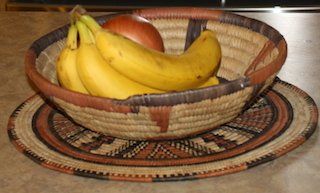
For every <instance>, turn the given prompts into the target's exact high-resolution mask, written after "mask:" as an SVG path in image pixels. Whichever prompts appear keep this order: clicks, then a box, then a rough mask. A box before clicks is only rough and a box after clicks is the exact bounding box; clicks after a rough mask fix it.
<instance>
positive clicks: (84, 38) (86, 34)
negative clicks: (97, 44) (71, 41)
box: [76, 21, 94, 44]
mask: <svg viewBox="0 0 320 193" xmlns="http://www.w3.org/2000/svg"><path fill="white" fill-rule="evenodd" d="M76 26H77V28H78V31H79V35H80V43H87V44H92V43H94V41H93V38H92V37H93V36H92V35H91V34H90V33H91V32H90V30H89V29H88V27H87V26H86V25H85V24H84V23H83V22H81V21H77V22H76Z"/></svg>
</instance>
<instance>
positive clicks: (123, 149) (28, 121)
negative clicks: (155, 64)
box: [8, 80, 318, 182]
mask: <svg viewBox="0 0 320 193" xmlns="http://www.w3.org/2000/svg"><path fill="white" fill-rule="evenodd" d="M317 121H318V110H317V107H316V105H315V103H314V101H313V100H312V99H311V98H310V97H309V96H308V95H307V94H306V93H305V92H303V91H302V90H300V89H298V88H297V87H295V86H293V85H290V84H288V83H285V82H282V81H280V80H277V81H276V82H275V84H274V85H273V87H272V89H269V90H268V92H266V93H265V95H264V97H262V98H260V99H259V100H258V101H257V102H256V103H255V104H254V105H253V106H251V107H250V108H249V109H247V110H246V111H245V112H243V113H242V114H241V115H240V116H239V117H237V118H236V119H235V120H234V121H232V122H230V123H228V124H225V125H223V126H221V127H218V128H216V129H213V130H212V131H210V132H207V133H204V134H201V135H198V136H194V137H192V138H186V139H180V140H167V141H135V140H124V139H119V138H114V137H111V136H104V135H101V134H98V133H95V132H93V131H90V130H87V129H85V128H82V127H80V126H78V125H76V124H74V123H73V122H71V121H70V120H69V119H68V118H66V117H65V116H64V115H62V114H61V113H60V112H58V111H57V110H56V109H54V108H53V107H52V106H51V105H50V104H48V103H46V102H45V101H43V99H42V98H41V97H40V96H39V95H35V96H33V97H31V98H29V99H28V100H27V101H25V102H24V103H23V104H21V105H20V106H19V107H18V108H17V109H16V110H15V112H14V113H13V114H12V116H11V118H10V120H9V123H8V134H9V138H10V140H11V142H12V143H13V145H14V146H15V147H16V148H17V149H18V150H19V151H20V152H22V153H23V154H24V155H26V156H27V157H29V158H30V159H31V160H33V161H35V162H36V163H38V164H41V165H42V166H43V167H46V168H50V169H53V170H57V171H60V172H65V173H68V174H74V175H80V176H86V177H94V178H101V179H110V180H129V181H143V182H152V181H153V182H154V181H175V180H190V179H199V178H206V177H211V176H219V175H224V174H229V173H234V172H239V171H242V170H246V169H248V168H251V167H254V166H256V165H259V164H261V163H265V162H267V161H271V160H273V159H275V158H277V157H279V156H281V155H283V154H285V153H287V152H289V151H291V150H293V149H294V148H296V147H298V146H299V145H301V144H302V143H303V142H305V141H306V140H307V139H308V138H309V137H310V136H311V135H312V133H313V132H314V130H315V128H316V126H317Z"/></svg>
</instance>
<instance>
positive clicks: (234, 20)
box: [25, 8, 287, 110]
mask: <svg viewBox="0 0 320 193" xmlns="http://www.w3.org/2000/svg"><path fill="white" fill-rule="evenodd" d="M123 13H132V14H138V15H140V16H143V17H146V18H147V19H150V18H159V17H160V18H164V19H170V18H188V19H190V18H192V19H208V20H215V21H219V22H223V23H229V24H233V25H237V26H240V27H245V28H248V29H251V30H253V31H255V32H258V33H260V34H262V35H264V36H266V37H267V38H268V39H270V42H271V44H272V48H274V47H278V49H279V56H278V57H277V58H276V59H275V60H274V61H273V62H272V63H270V64H269V65H267V66H266V67H264V68H262V69H259V70H257V71H252V72H249V73H247V74H246V76H244V77H241V78H238V79H236V80H234V81H230V82H228V83H224V84H220V85H216V86H212V87H207V88H199V89H193V90H187V91H179V92H172V93H164V94H147V95H135V96H131V97H129V98H128V99H125V100H118V99H111V98H104V97H97V96H89V95H86V94H82V93H77V92H73V91H70V90H67V89H64V88H62V87H60V86H58V85H56V84H54V83H51V82H50V81H49V80H47V79H45V78H44V77H43V76H42V75H41V74H40V73H39V72H38V71H37V69H36V59H37V57H38V56H39V54H40V53H41V52H42V51H43V50H44V49H45V48H47V47H48V46H49V45H51V44H52V43H54V42H56V41H59V40H61V39H63V38H64V37H65V36H66V34H67V29H68V27H69V24H66V25H64V26H62V27H60V28H58V29H56V30H54V31H52V32H49V33H48V34H46V35H44V36H42V37H40V38H39V39H37V40H35V41H34V42H33V43H32V45H31V46H30V47H29V49H28V50H27V52H26V55H25V68H26V69H25V70H26V73H27V76H28V78H29V79H30V80H31V83H33V84H35V86H36V87H37V88H38V89H39V90H40V91H41V92H42V93H43V94H44V95H45V96H46V97H48V98H50V99H54V98H59V99H62V100H64V101H66V102H69V103H72V104H74V105H78V106H83V107H92V108H96V109H101V110H105V109H114V108H116V107H117V108H116V109H119V108H122V107H125V106H172V105H176V104H182V103H193V102H198V101H201V100H205V99H214V98H218V97H221V96H223V95H227V94H231V93H234V92H237V91H240V90H242V89H244V88H246V87H249V86H252V87H255V88H256V87H259V88H260V87H261V85H263V84H264V82H265V80H266V79H267V78H268V77H269V76H270V75H272V74H274V73H276V72H278V71H279V70H280V68H281V67H282V65H283V63H284V61H285V59H286V55H287V44H286V41H285V39H284V37H283V36H282V35H281V34H280V33H279V32H278V31H277V30H276V29H274V28H273V27H271V26H269V25H267V24H265V23H263V22H261V21H258V20H255V19H252V18H248V17H245V16H240V15H237V14H234V13H228V12H224V11H221V10H211V9H207V8H147V9H139V10H133V11H129V12H128V11H127V12H120V13H113V14H107V15H102V16H98V17H96V19H97V20H98V22H101V21H104V20H106V19H107V18H109V17H112V16H114V15H116V14H123ZM265 51H268V50H265ZM253 68H254V67H253ZM227 86H228V87H232V90H231V91H223V92H221V90H223V87H227ZM190 96H192V97H190ZM119 106H120V107H119Z"/></svg>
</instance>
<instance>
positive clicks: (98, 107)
mask: <svg viewBox="0 0 320 193" xmlns="http://www.w3.org/2000/svg"><path fill="white" fill-rule="evenodd" d="M130 13H132V14H137V15H140V16H143V17H145V18H146V19H148V20H149V21H150V22H152V24H153V25H154V26H155V27H156V28H157V29H158V30H159V32H160V34H161V36H162V38H163V41H164V46H165V51H166V52H167V53H174V54H179V53H182V52H183V51H184V50H185V48H187V47H188V46H189V45H190V44H191V42H192V41H193V40H194V39H195V38H196V37H197V36H198V35H199V34H200V32H201V31H202V30H204V29H210V30H213V31H215V32H216V34H217V38H218V40H219V43H220V45H221V49H222V59H221V64H220V68H219V71H218V76H219V77H221V78H222V79H224V80H226V81H225V82H224V83H221V84H219V85H217V86H212V87H208V88H201V89H193V90H187V91H181V92H171V93H165V94H149V95H139V96H132V97H130V98H128V99H126V100H115V99H110V98H102V97H94V96H89V95H85V94H80V93H76V92H72V91H70V90H67V89H64V88H62V87H60V86H59V84H58V81H57V78H56V72H55V64H56V59H57V57H58V54H59V52H60V51H61V49H62V48H63V45H64V39H65V37H66V33H67V30H68V25H65V26H63V27H61V28H59V29H57V30H55V31H53V32H51V33H49V34H47V35H45V36H43V37H41V38H40V39H38V40H36V41H35V42H34V43H33V44H32V45H31V47H30V49H29V50H28V51H27V54H26V61H25V62H26V71H27V75H28V77H29V79H30V80H31V82H32V83H33V84H34V85H35V86H36V87H37V88H38V89H39V90H40V92H41V93H42V94H43V95H44V96H45V97H46V98H48V99H50V100H51V101H53V103H54V104H55V105H56V107H57V108H58V109H60V110H62V111H63V112H64V113H65V114H66V115H68V117H70V119H71V120H73V121H74V122H75V123H77V124H80V125H82V126H83V127H86V128H88V129H90V130H92V131H95V132H99V133H102V134H105V135H110V136H114V137H119V138H125V139H135V140H144V139H148V140H153V139H155V140H159V139H176V138H183V137H187V136H192V135H196V134H200V133H203V132H206V131H209V130H212V129H214V128H216V127H217V126H219V125H221V124H225V123H228V122H230V121H231V120H233V119H234V118H236V117H237V116H238V115H239V114H240V113H241V112H242V111H243V110H244V109H245V108H246V107H248V106H249V105H251V104H252V103H253V102H254V101H255V99H256V98H257V97H259V96H260V94H261V93H262V92H263V91H264V89H265V88H267V87H268V86H269V85H270V84H271V83H272V82H273V80H274V78H275V77H276V75H277V73H278V72H279V70H280V69H281V67H282V65H283V64H284V61H285V59H286V55H287V45H286V42H285V39H284V38H283V36H282V35H281V34H280V33H279V32H278V31H277V30H275V29H274V28H272V27H271V26H269V25H267V24H265V23H263V22H261V21H257V20H254V19H251V18H247V17H244V16H240V15H236V14H233V13H228V12H223V11H218V10H209V9H202V8H157V9H142V10H134V11H131V12H130ZM118 14H119V13H118ZM120 14H121V13H120ZM112 16H114V15H104V16H100V17H97V20H98V21H99V22H100V23H102V22H104V21H106V20H107V19H108V18H111V17H112Z"/></svg>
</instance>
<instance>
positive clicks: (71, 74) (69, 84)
mask: <svg viewBox="0 0 320 193" xmlns="http://www.w3.org/2000/svg"><path fill="white" fill-rule="evenodd" d="M77 35H78V31H77V27H76V26H75V25H74V24H71V26H70V27H69V30H68V35H67V41H66V45H65V47H64V48H63V49H62V51H61V53H60V55H59V57H58V60H57V65H56V71H57V77H58V80H59V83H60V84H61V86H62V87H65V88H67V89H70V90H72V91H76V92H81V93H86V94H88V91H87V89H86V88H85V87H84V86H83V84H82V82H81V80H80V78H79V75H78V72H77V67H76V58H77V52H78V48H77Z"/></svg>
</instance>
